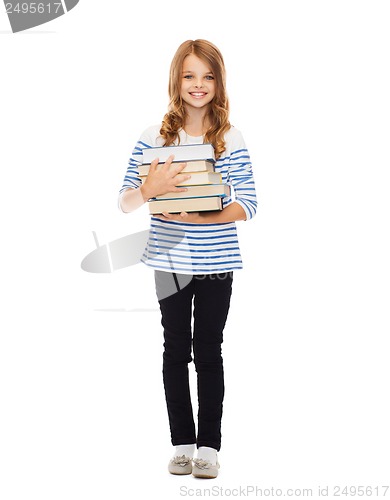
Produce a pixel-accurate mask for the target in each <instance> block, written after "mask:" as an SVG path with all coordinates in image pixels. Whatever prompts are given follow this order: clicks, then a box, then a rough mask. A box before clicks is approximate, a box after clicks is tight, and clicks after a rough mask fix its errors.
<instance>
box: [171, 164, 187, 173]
mask: <svg viewBox="0 0 390 500" xmlns="http://www.w3.org/2000/svg"><path fill="white" fill-rule="evenodd" d="M186 166H187V163H175V165H174V166H173V167H172V168H171V172H172V174H173V175H177V174H179V173H180V172H181V171H182V170H183V168H185V167H186Z"/></svg>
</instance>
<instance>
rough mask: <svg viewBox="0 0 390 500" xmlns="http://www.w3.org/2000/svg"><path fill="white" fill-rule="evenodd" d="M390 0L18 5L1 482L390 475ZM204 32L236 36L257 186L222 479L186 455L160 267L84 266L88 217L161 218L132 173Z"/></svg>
mask: <svg viewBox="0 0 390 500" xmlns="http://www.w3.org/2000/svg"><path fill="white" fill-rule="evenodd" d="M389 14H390V7H389V3H388V2H387V1H379V0H378V1H374V2H373V1H353V2H352V1H343V0H338V1H327V2H319V1H273V2H270V1H268V2H265V1H264V2H254V1H249V0H241V1H240V2H234V3H233V2H226V1H221V0H218V1H212V2H184V1H177V0H170V1H169V2H161V1H156V0H150V1H149V2H129V1H125V0H122V1H117V2H108V1H105V2H104V1H102V0H93V1H92V0H80V3H79V5H77V6H76V7H75V8H74V9H73V10H72V11H70V12H69V13H68V14H67V15H65V16H62V17H61V18H59V19H57V20H55V21H53V22H51V23H49V24H46V25H43V26H40V27H37V28H35V29H33V30H30V31H27V32H24V33H23V32H22V33H19V34H12V33H11V31H10V27H9V23H8V19H7V17H6V15H5V13H4V12H3V10H2V12H1V15H0V31H1V33H0V53H1V79H0V87H1V89H0V100H1V111H0V120H1V122H0V125H1V131H0V141H1V148H0V166H1V184H0V203H1V240H2V243H1V262H2V270H1V278H0V283H1V291H2V298H1V350H0V362H1V363H0V383H1V393H0V401H1V411H0V432H1V441H0V454H1V467H0V469H1V481H0V496H1V498H2V499H4V500H13V499H18V500H19V499H20V500H21V499H23V500H27V499H30V498H39V499H41V500H43V499H51V500H52V499H55V500H62V499H67V500H68V499H70V498H72V499H73V500H76V499H77V500H78V499H80V500H81V499H82V500H85V499H94V500H98V499H99V500H100V499H110V500H111V499H115V500H122V499H128V498H142V499H143V498H179V497H180V493H182V494H183V493H185V492H186V491H187V492H188V491H189V490H180V486H183V487H186V488H202V491H203V488H211V487H212V486H219V487H222V488H226V489H233V488H237V487H239V486H241V487H247V486H248V485H255V486H257V487H259V488H267V487H269V488H270V487H272V486H273V487H274V488H313V497H316V495H317V490H318V486H321V487H325V486H326V485H328V486H329V496H331V494H332V493H333V491H334V490H333V486H336V485H340V486H345V485H347V486H353V485H356V486H358V485H364V486H367V485H371V486H373V487H375V486H381V485H386V484H387V485H388V484H389V483H390V478H389V474H388V472H389V466H390V464H389V453H388V450H389V445H390V431H389V424H388V422H389V421H390V408H389V400H388V394H389V389H388V381H389V376H390V368H389V349H388V347H389V342H388V337H389V333H390V331H389V279H390V272H389V271H390V269H389V255H390V245H389V213H390V202H389V187H390V186H389V156H390V155H389V132H390V130H389V129H390V125H389V116H390V99H389V88H390V73H389V47H390V30H389ZM189 38H192V39H193V38H206V39H209V40H211V41H212V42H213V43H215V44H216V45H217V46H218V47H219V48H220V49H221V51H222V53H223V55H224V57H225V62H226V67H227V75H228V92H229V97H230V101H231V108H232V112H231V122H232V123H233V124H234V125H235V126H236V127H237V128H238V129H239V130H241V132H242V133H243V135H244V138H245V140H246V143H247V146H248V149H249V151H250V154H251V158H252V163H253V166H254V173H255V180H256V185H257V191H258V197H259V208H258V214H257V216H256V217H255V219H253V220H251V221H248V222H241V223H239V236H240V244H241V248H242V255H243V259H244V264H245V269H244V270H243V271H241V272H237V273H236V274H235V284H234V292H233V298H232V306H231V312H230V316H229V321H228V325H227V327H226V330H225V337H224V338H225V341H224V347H223V350H224V363H225V373H226V380H225V381H226V397H225V404H224V417H223V429H222V432H223V444H222V448H221V451H220V453H219V459H220V463H221V470H220V475H219V477H218V478H217V479H216V480H214V481H209V482H207V481H201V480H196V479H194V478H192V477H183V478H180V477H174V476H171V475H169V474H168V472H167V463H168V461H169V458H170V457H171V453H172V451H173V448H172V447H171V444H170V436H169V429H168V419H167V416H166V408H165V400H164V395H163V386H162V377H161V363H162V361H161V353H162V331H161V326H160V317H159V312H158V303H157V300H156V298H155V296H154V284H153V273H152V271H151V270H149V269H147V268H145V267H144V266H142V265H138V266H136V267H132V268H127V269H124V270H122V271H117V272H116V273H114V274H107V275H93V274H89V273H85V272H83V271H82V270H81V268H80V263H81V260H82V259H83V257H84V256H85V255H86V254H87V253H89V252H90V251H92V250H93V248H94V247H95V242H94V239H93V236H92V231H93V230H94V231H96V232H97V235H98V238H99V242H100V243H106V242H108V241H110V240H112V239H115V238H118V237H121V236H124V235H126V234H130V233H133V232H136V231H140V230H143V229H147V228H148V215H147V209H146V207H142V209H140V210H139V211H137V212H136V213H134V214H128V215H124V214H121V213H120V212H119V211H118V210H117V205H116V203H117V193H118V190H119V188H120V187H121V184H122V180H123V176H124V174H125V170H126V166H127V159H128V157H129V155H130V153H131V150H132V148H133V146H134V144H135V142H136V141H137V139H138V136H139V135H140V133H141V132H142V130H144V128H146V127H147V126H149V125H151V124H155V123H158V122H159V121H160V120H161V118H162V116H163V114H164V113H165V111H166V107H167V84H168V71H169V64H170V61H171V59H172V57H173V54H174V52H175V50H176V48H177V47H178V46H179V44H180V43H181V42H182V41H184V40H186V39H189ZM191 374H192V375H191V377H192V379H191V380H192V384H193V389H194V395H195V375H194V372H193V365H191ZM194 397H195V396H194ZM195 403H196V401H195V400H194V404H195ZM284 491H285V490H284ZM380 493H381V494H382V491H381V492H380ZM389 496H390V492H388V493H387V497H389Z"/></svg>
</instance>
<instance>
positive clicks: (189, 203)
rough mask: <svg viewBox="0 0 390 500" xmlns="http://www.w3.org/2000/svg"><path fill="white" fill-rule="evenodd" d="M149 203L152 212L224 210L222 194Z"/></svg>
mask: <svg viewBox="0 0 390 500" xmlns="http://www.w3.org/2000/svg"><path fill="white" fill-rule="evenodd" d="M148 204H149V213H150V214H161V213H162V212H168V213H180V212H202V211H210V210H222V198H221V197H220V196H211V197H204V198H184V199H177V200H151V201H149V203H148Z"/></svg>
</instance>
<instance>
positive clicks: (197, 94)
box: [189, 92, 207, 99]
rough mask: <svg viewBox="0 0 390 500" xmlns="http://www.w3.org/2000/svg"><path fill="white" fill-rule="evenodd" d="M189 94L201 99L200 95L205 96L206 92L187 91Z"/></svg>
mask: <svg viewBox="0 0 390 500" xmlns="http://www.w3.org/2000/svg"><path fill="white" fill-rule="evenodd" d="M189 94H190V95H191V96H192V97H195V99H201V98H202V97H205V96H206V95H207V92H189Z"/></svg>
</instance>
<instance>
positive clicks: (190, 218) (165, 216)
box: [153, 212, 199, 223]
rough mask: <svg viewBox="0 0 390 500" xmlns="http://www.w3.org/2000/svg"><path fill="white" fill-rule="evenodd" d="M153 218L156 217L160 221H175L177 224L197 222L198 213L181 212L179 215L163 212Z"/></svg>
mask: <svg viewBox="0 0 390 500" xmlns="http://www.w3.org/2000/svg"><path fill="white" fill-rule="evenodd" d="M153 217H157V218H158V219H162V220H175V221H178V222H189V223H196V222H199V212H191V213H188V212H181V213H180V214H169V213H167V212H163V213H162V214H158V215H154V216H153Z"/></svg>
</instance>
